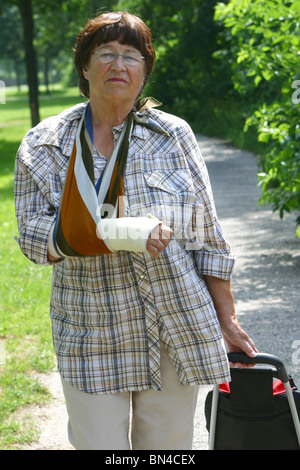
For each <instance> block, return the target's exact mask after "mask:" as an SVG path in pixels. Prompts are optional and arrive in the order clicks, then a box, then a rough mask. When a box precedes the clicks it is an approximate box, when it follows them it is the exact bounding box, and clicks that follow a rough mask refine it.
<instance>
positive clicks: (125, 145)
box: [52, 98, 169, 257]
mask: <svg viewBox="0 0 300 470" xmlns="http://www.w3.org/2000/svg"><path fill="white" fill-rule="evenodd" d="M160 105H161V103H160V102H158V101H157V100H155V99H154V98H144V99H142V100H139V101H137V102H136V103H135V106H134V108H133V109H132V110H131V111H130V113H129V114H128V116H127V119H126V122H125V123H124V126H123V129H122V132H121V134H120V136H119V138H118V140H117V142H116V145H115V147H114V150H113V152H112V155H111V156H110V158H109V160H108V162H107V164H106V166H105V168H104V170H103V172H102V174H101V176H100V178H99V180H98V181H97V182H96V184H95V177H94V160H93V142H92V140H93V136H92V132H91V130H90V132H89V128H90V129H92V126H91V115H90V104H88V106H87V108H86V110H85V112H84V113H83V116H82V118H81V120H80V123H79V126H78V129H77V133H76V137H75V141H74V146H73V150H72V154H71V157H70V162H69V167H68V171H67V177H66V181H65V185H64V189H63V195H62V199H61V203H60V208H59V212H58V217H57V220H56V223H55V225H54V227H53V234H52V237H53V238H52V241H53V246H54V249H55V251H56V252H57V254H58V256H59V257H69V256H91V255H98V254H109V253H113V252H114V250H113V249H112V248H111V246H110V244H109V241H108V237H107V233H106V231H105V229H104V227H105V226H106V225H107V224H104V223H103V219H105V218H113V219H114V218H119V217H122V207H121V204H120V203H119V201H122V196H123V178H124V171H125V167H126V161H127V156H128V149H129V145H130V139H131V134H132V130H133V126H134V125H135V124H139V125H141V126H144V127H146V128H148V129H150V130H152V131H153V132H156V133H158V134H161V135H164V136H169V133H168V132H167V131H165V130H164V129H163V128H162V127H161V126H160V125H159V124H157V123H156V122H155V121H154V120H153V119H151V118H150V117H149V116H147V115H145V114H140V113H141V111H144V110H147V109H149V108H152V107H156V106H160ZM124 219H125V218H124ZM141 219H145V218H141ZM123 222H124V220H123Z"/></svg>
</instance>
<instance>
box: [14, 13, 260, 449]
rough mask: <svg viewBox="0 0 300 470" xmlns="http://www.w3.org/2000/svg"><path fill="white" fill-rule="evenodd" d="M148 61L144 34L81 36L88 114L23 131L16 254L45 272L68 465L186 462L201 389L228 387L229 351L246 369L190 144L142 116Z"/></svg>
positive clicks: (163, 117) (113, 27)
mask: <svg viewBox="0 0 300 470" xmlns="http://www.w3.org/2000/svg"><path fill="white" fill-rule="evenodd" d="M154 61H155V52H154V49H153V46H152V42H151V34H150V31H149V29H148V27H147V26H146V25H145V24H144V22H143V21H142V20H141V19H139V18H137V17H135V16H133V15H130V14H128V13H124V12H118V13H108V14H102V15H100V16H98V17H97V18H95V19H93V20H91V21H89V22H88V23H87V25H86V26H85V28H84V29H83V30H82V31H81V32H80V33H79V35H78V37H77V44H76V48H75V65H76V68H77V71H78V73H79V77H80V89H81V91H82V93H83V95H84V96H86V97H87V98H88V101H87V102H86V103H83V104H80V105H77V106H75V107H73V108H71V109H67V110H66V111H64V112H63V113H62V114H60V115H59V116H55V117H51V118H49V119H46V120H45V121H43V122H41V123H40V124H39V125H38V126H37V127H35V128H34V129H32V130H30V131H29V132H28V134H27V135H26V136H25V138H24V140H23V142H22V144H21V146H20V149H19V151H18V154H17V159H16V169H15V199H16V214H17V220H18V226H19V239H18V241H19V244H20V247H21V250H22V252H23V253H24V254H25V255H26V256H27V257H28V258H29V259H30V260H31V261H33V262H34V263H37V264H44V265H47V264H53V280H52V291H51V321H52V331H53V342H54V347H55V352H56V356H57V362H58V368H59V372H60V374H61V379H62V385H63V390H64V394H65V398H66V405H67V410H68V414H69V437H70V442H71V443H72V444H73V445H74V447H75V448H76V449H129V448H132V449H191V448H192V439H193V419H194V411H195V405H196V399H197V393H198V388H199V385H202V384H215V383H222V382H226V381H228V380H230V369H229V364H228V360H227V354H226V346H225V342H226V344H227V349H228V350H230V351H244V352H246V353H247V354H248V355H250V356H255V354H256V348H255V346H254V344H253V342H252V341H251V339H250V338H249V337H248V335H247V334H246V333H245V332H244V331H243V329H242V328H241V326H240V325H239V323H238V321H237V319H236V316H235V310H234V301H233V296H232V293H231V287H230V277H231V273H232V270H233V265H234V258H233V256H232V254H231V251H230V248H229V246H228V244H227V243H226V241H225V240H224V237H223V235H222V230H221V227H220V225H219V222H218V219H217V216H216V211H215V208H214V202H213V197H212V193H211V187H210V183H209V178H208V175H207V171H206V167H205V164H204V162H203V160H202V157H201V154H200V151H199V148H198V145H197V142H196V139H195V137H194V135H193V133H192V131H191V129H190V127H189V126H188V125H187V124H186V123H185V122H184V121H182V120H181V119H179V118H177V117H175V116H172V115H169V114H166V113H164V112H162V111H159V110H157V109H154V108H155V107H156V106H157V105H158V103H157V102H156V101H155V100H153V99H144V100H138V98H139V96H140V95H141V92H142V90H143V88H144V86H145V84H146V82H147V80H148V79H149V77H150V75H151V72H152V70H153V66H154ZM224 340H225V342H224ZM239 366H241V367H242V366H243V365H239ZM131 406H132V426H130V415H131V413H130V409H131ZM129 429H131V435H130V436H129ZM130 446H131V447H130Z"/></svg>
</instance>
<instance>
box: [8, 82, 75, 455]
mask: <svg viewBox="0 0 300 470" xmlns="http://www.w3.org/2000/svg"><path fill="white" fill-rule="evenodd" d="M80 101H83V98H82V97H80V95H79V92H78V90H77V88H71V89H68V90H62V89H60V88H57V89H56V90H55V91H53V92H52V93H51V95H50V96H47V95H45V94H43V92H41V95H40V114H41V119H44V118H46V117H48V116H51V115H54V114H58V113H59V112H60V111H62V110H64V109H65V108H67V107H70V106H72V105H74V104H76V103H78V102H80ZM30 127H31V121H30V112H29V107H28V97H27V90H26V89H25V90H22V91H20V92H17V90H14V89H8V90H6V102H5V103H4V104H0V155H1V158H0V203H1V211H0V227H1V230H0V246H1V250H0V272H1V281H0V450H5V449H17V448H18V446H20V445H22V444H24V443H26V442H30V441H31V440H32V439H33V438H34V436H35V434H34V428H33V427H32V425H31V423H30V422H29V423H28V422H20V421H19V420H18V419H16V418H15V416H16V413H15V412H16V411H17V410H18V409H19V408H20V407H22V406H26V405H29V404H33V403H42V402H44V401H46V400H47V399H48V398H49V396H48V392H47V390H45V389H44V388H43V387H42V386H41V385H40V384H39V383H38V380H37V379H36V378H35V377H34V373H35V372H48V371H50V370H52V369H53V368H54V367H55V361H54V352H53V346H52V338H51V325H50V319H49V297H50V283H51V273H52V269H51V267H48V266H47V267H43V266H36V265H34V264H32V263H30V262H29V261H28V260H27V259H26V258H25V256H24V255H23V254H22V253H21V251H20V249H19V247H18V244H17V242H16V241H15V240H14V239H13V237H14V236H17V235H18V231H17V224H16V220H15V209H14V195H13V179H14V176H13V173H14V160H15V155H16V152H17V149H18V147H19V145H20V142H21V140H22V138H23V137H24V135H25V134H26V132H27V131H28V130H29V129H30Z"/></svg>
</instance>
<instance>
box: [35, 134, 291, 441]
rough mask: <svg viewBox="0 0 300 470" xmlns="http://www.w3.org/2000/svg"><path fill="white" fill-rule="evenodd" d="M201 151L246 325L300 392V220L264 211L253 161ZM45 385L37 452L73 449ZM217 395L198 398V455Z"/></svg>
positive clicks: (214, 142) (211, 145) (236, 153)
mask: <svg viewBox="0 0 300 470" xmlns="http://www.w3.org/2000/svg"><path fill="white" fill-rule="evenodd" d="M199 146H200V148H201V151H202V153H203V156H204V158H205V161H206V163H207V166H208V170H209V173H210V177H211V181H212V186H213V191H214V196H215V202H216V207H217V212H218V215H219V219H220V220H221V222H222V226H223V229H224V232H225V234H226V237H227V239H228V241H229V242H230V244H231V245H232V248H233V251H234V252H235V254H236V256H237V264H236V269H235V273H234V277H233V290H234V295H235V300H236V306H237V312H238V316H239V319H240V322H241V324H242V326H243V327H244V328H245V329H246V331H247V332H248V334H249V335H250V336H251V337H252V338H253V340H254V341H255V343H256V345H257V347H258V349H259V350H260V351H261V352H268V353H270V354H275V355H277V356H279V357H280V358H281V359H282V360H283V361H284V363H285V364H286V366H287V368H288V372H290V373H293V375H294V378H295V380H296V383H297V384H298V386H300V364H296V362H300V328H299V313H298V304H299V303H300V296H299V291H300V289H299V287H300V285H299V284H300V283H299V279H300V240H299V239H296V238H295V236H294V219H295V216H294V215H293V216H289V217H287V218H286V219H285V220H284V222H281V221H280V219H279V217H278V214H277V213H276V214H273V213H272V211H271V210H270V208H263V207H262V206H258V205H257V202H258V199H259V197H260V189H259V188H258V187H257V179H256V173H257V166H256V158H255V156H254V155H253V154H251V153H248V152H244V151H240V150H237V149H235V148H233V147H232V146H231V145H228V144H227V143H226V142H224V141H221V140H219V139H210V138H206V137H199ZM297 342H298V343H297ZM297 344H298V349H299V354H298V355H297V350H296V349H295V346H296V345H297ZM293 362H294V363H293ZM43 381H44V383H46V384H47V385H48V386H49V389H50V391H51V392H52V394H53V396H54V400H53V402H52V403H50V404H49V405H48V406H47V407H46V408H42V409H35V412H34V413H35V415H36V416H37V418H39V423H40V426H41V436H40V439H39V441H38V442H37V443H35V444H33V445H32V446H30V449H36V450H39V449H42V450H67V449H71V446H70V445H69V443H68V439H67V431H66V427H67V416H66V412H65V407H64V401H63V396H62V393H61V387H60V381H59V378H58V375H57V374H55V373H54V374H50V375H49V376H48V377H43ZM210 389H211V387H203V389H201V391H200V394H199V400H198V406H197V414H196V422H195V438H194V449H195V450H205V449H207V441H208V435H207V432H206V429H205V421H204V416H203V404H204V400H205V397H206V394H207V392H208V390H210ZM27 448H28V447H27Z"/></svg>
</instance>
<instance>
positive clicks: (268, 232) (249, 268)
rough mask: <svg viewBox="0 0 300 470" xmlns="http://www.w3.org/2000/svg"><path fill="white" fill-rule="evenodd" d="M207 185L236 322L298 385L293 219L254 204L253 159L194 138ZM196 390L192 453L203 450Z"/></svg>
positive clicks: (299, 251) (297, 247)
mask: <svg viewBox="0 0 300 470" xmlns="http://www.w3.org/2000/svg"><path fill="white" fill-rule="evenodd" d="M198 142H199V146H200V149H201V151H202V154H203V157H204V159H205V161H206V164H207V167H208V171H209V174H210V179H211V183H212V187H213V193H214V198H215V204H216V208H217V213H218V217H219V219H220V221H221V224H222V227H223V230H224V232H225V235H226V238H227V240H228V241H229V243H230V245H231V246H232V249H233V251H234V253H235V255H236V258H237V262H236V267H235V271H234V275H233V279H232V286H233V292H234V297H235V303H236V310H237V315H238V318H239V321H240V323H241V325H242V326H243V328H244V329H245V330H246V331H247V333H248V334H249V336H251V337H252V339H253V340H254V342H255V344H256V347H257V348H258V350H259V351H260V352H265V353H269V354H274V355H275V356H277V357H279V358H280V359H281V360H282V361H283V362H284V364H285V366H286V368H287V371H288V373H291V374H292V375H293V377H294V379H295V382H296V384H297V385H298V388H299V387H300V321H299V311H298V308H299V304H300V239H297V238H296V237H295V218H296V215H295V214H293V215H289V216H288V217H284V220H283V221H281V220H280V219H279V215H278V213H273V212H272V209H271V208H270V207H267V208H266V207H263V206H261V205H260V206H258V200H259V198H260V196H261V189H260V188H259V187H258V185H257V176H256V174H257V171H258V169H257V162H256V156H255V155H254V154H252V153H250V152H245V151H241V150H239V149H236V148H234V147H233V146H231V145H229V144H228V143H226V142H225V141H222V140H220V139H212V138H206V137H198ZM210 389H211V387H204V389H203V390H202V391H200V394H199V399H198V407H197V416H196V424H195V427H196V429H195V438H194V449H199V450H201V449H207V441H208V434H207V432H206V429H205V422H204V416H203V404H204V401H205V397H206V394H207V392H208V390H210Z"/></svg>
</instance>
